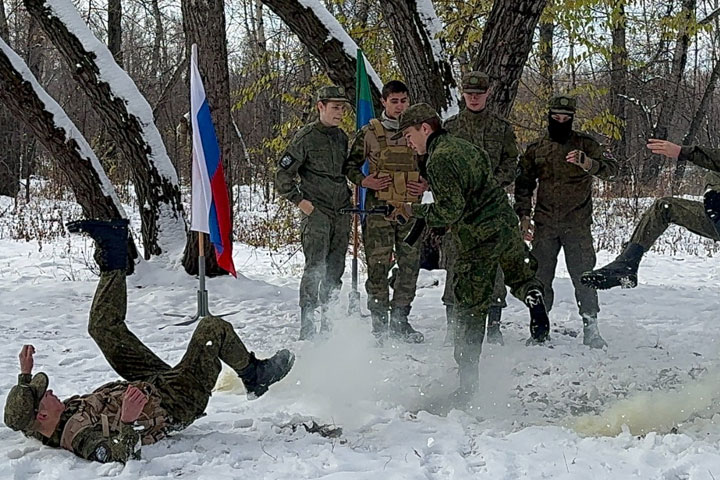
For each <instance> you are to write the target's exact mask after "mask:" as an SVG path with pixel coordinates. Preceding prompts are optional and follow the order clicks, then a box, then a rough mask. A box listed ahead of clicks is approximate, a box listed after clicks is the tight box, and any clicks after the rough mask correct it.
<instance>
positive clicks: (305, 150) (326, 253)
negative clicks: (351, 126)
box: [275, 86, 350, 340]
mask: <svg viewBox="0 0 720 480" xmlns="http://www.w3.org/2000/svg"><path fill="white" fill-rule="evenodd" d="M316 100H317V102H316V108H317V110H318V113H319V118H318V119H317V120H315V121H313V122H310V123H309V124H307V125H305V126H304V127H303V128H301V129H300V131H299V132H298V133H297V134H295V138H293V139H292V141H291V142H290V145H288V147H287V149H286V150H285V153H284V154H283V156H282V157H281V158H280V162H279V163H278V169H277V174H276V177H275V188H276V190H277V192H278V194H280V196H282V197H283V198H285V199H286V200H289V201H290V202H292V203H294V204H295V205H297V207H298V208H299V209H300V211H301V212H302V226H301V228H302V234H301V237H302V249H303V254H304V255H305V270H304V271H303V276H302V280H301V281H300V340H310V339H312V338H313V337H314V336H315V335H316V333H317V329H316V326H315V311H316V309H317V308H318V307H319V308H320V311H321V318H320V331H321V332H327V331H329V329H330V319H329V318H328V317H329V314H328V308H329V306H330V304H331V303H333V302H335V301H337V295H338V293H339V291H340V287H341V286H342V274H343V272H344V271H345V255H346V253H347V248H348V242H349V240H350V216H349V215H345V214H341V213H340V210H341V209H343V208H348V207H350V189H349V188H348V184H347V180H346V178H345V171H344V165H345V159H346V157H347V149H348V148H347V147H348V138H347V135H345V132H343V131H342V130H341V129H340V128H339V125H340V123H341V122H342V119H343V115H344V114H345V109H346V106H347V103H348V99H347V97H346V96H345V89H344V88H343V87H338V86H329V87H322V88H320V89H319V90H318V92H317V96H316ZM298 179H299V181H298Z"/></svg>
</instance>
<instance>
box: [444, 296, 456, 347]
mask: <svg viewBox="0 0 720 480" xmlns="http://www.w3.org/2000/svg"><path fill="white" fill-rule="evenodd" d="M445 318H446V320H447V330H446V331H445V340H443V344H444V345H446V346H448V347H451V346H453V345H454V344H455V305H445Z"/></svg>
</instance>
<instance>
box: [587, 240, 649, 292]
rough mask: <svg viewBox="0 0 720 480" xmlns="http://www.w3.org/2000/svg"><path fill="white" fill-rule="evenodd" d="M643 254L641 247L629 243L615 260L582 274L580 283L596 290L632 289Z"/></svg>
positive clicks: (643, 250) (635, 282) (635, 284)
mask: <svg viewBox="0 0 720 480" xmlns="http://www.w3.org/2000/svg"><path fill="white" fill-rule="evenodd" d="M644 253H645V248H643V247H642V245H639V244H637V243H629V244H628V245H627V246H626V247H625V249H624V250H623V251H622V253H620V255H618V257H617V258H616V259H615V260H613V261H612V262H610V263H608V264H607V265H605V266H604V267H602V268H599V269H597V270H593V271H591V272H585V273H583V274H582V277H581V278H580V281H581V282H582V283H583V285H585V286H587V287H590V288H595V289H598V290H607V289H609V288H613V287H622V288H634V287H636V286H637V271H638V267H639V266H640V260H641V259H642V256H643V254H644Z"/></svg>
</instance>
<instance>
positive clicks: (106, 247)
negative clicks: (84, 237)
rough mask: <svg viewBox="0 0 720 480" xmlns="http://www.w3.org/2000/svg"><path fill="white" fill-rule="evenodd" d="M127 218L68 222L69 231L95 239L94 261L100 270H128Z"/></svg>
mask: <svg viewBox="0 0 720 480" xmlns="http://www.w3.org/2000/svg"><path fill="white" fill-rule="evenodd" d="M128 224H129V222H128V220H127V219H125V218H120V219H116V220H77V221H75V222H70V223H68V224H67V225H66V226H67V229H68V232H70V233H87V234H88V235H89V236H90V238H92V239H93V240H95V255H94V257H95V262H96V263H97V264H98V267H100V271H101V272H110V271H113V270H126V271H127V270H128Z"/></svg>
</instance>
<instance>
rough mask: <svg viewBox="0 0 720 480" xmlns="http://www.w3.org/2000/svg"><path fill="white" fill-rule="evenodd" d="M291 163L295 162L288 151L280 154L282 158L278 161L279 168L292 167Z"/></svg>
mask: <svg viewBox="0 0 720 480" xmlns="http://www.w3.org/2000/svg"><path fill="white" fill-rule="evenodd" d="M293 163H295V159H294V158H293V156H292V155H290V154H289V153H286V154H285V155H283V156H282V158H281V159H280V161H279V162H278V165H279V166H280V168H283V169H285V170H287V169H288V168H290V167H292V164H293Z"/></svg>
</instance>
